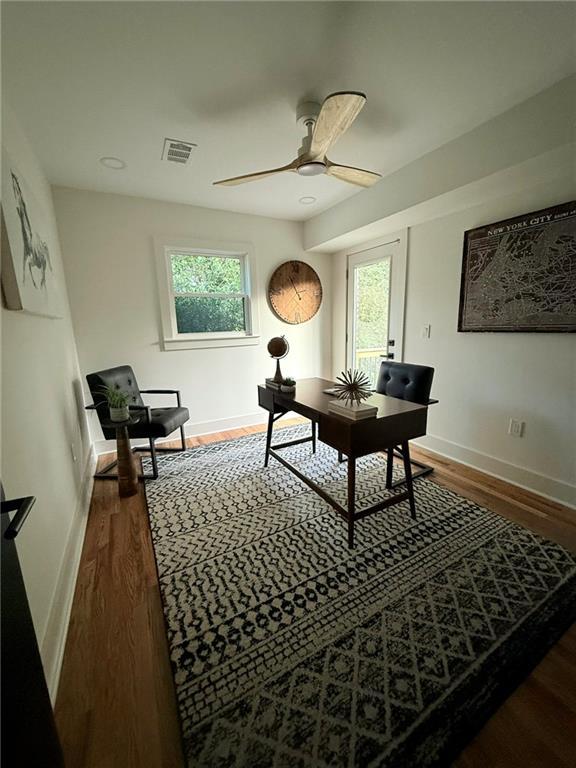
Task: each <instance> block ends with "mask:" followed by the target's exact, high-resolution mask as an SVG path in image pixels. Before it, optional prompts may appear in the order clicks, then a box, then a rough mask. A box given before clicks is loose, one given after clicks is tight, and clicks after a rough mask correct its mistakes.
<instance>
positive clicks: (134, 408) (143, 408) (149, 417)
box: [128, 405, 152, 424]
mask: <svg viewBox="0 0 576 768" xmlns="http://www.w3.org/2000/svg"><path fill="white" fill-rule="evenodd" d="M128 410H129V411H146V423H147V424H150V422H151V421H152V414H151V409H150V406H149V405H129V406H128Z"/></svg>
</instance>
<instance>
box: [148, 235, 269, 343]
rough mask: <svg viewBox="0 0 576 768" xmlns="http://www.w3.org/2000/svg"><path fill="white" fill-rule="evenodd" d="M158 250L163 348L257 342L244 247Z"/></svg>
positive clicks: (248, 261) (250, 277) (249, 261)
mask: <svg viewBox="0 0 576 768" xmlns="http://www.w3.org/2000/svg"><path fill="white" fill-rule="evenodd" d="M160 250H161V252H162V253H161V257H162V258H161V261H162V262H163V265H164V269H163V272H164V274H163V275H161V277H162V278H163V279H162V280H161V292H162V294H163V295H161V300H162V314H163V318H162V319H163V330H164V348H165V349H186V348H195V347H211V346H217V347H218V346H236V345H242V344H250V343H252V344H255V343H258V335H257V332H256V330H255V328H256V313H255V308H254V305H253V301H252V296H251V287H252V285H253V284H254V276H253V274H252V267H253V264H252V262H253V260H252V259H251V257H250V253H249V250H250V249H249V248H246V249H245V250H244V249H243V250H238V251H237V250H228V249H226V250H224V249H222V250H221V249H215V248H214V249H212V248H210V249H207V248H191V247H189V246H188V247H182V246H170V247H169V246H163V247H162V248H161V249H160ZM163 286H164V287H165V290H164V291H162V287H163Z"/></svg>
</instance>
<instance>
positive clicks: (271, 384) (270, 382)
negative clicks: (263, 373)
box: [266, 379, 280, 389]
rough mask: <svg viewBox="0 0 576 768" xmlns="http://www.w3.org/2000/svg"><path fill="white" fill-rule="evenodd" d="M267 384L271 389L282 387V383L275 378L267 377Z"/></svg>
mask: <svg viewBox="0 0 576 768" xmlns="http://www.w3.org/2000/svg"><path fill="white" fill-rule="evenodd" d="M266 386H267V387H269V388H270V389H280V384H278V382H276V381H274V379H266Z"/></svg>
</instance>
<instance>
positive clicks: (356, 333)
mask: <svg viewBox="0 0 576 768" xmlns="http://www.w3.org/2000/svg"><path fill="white" fill-rule="evenodd" d="M400 245H401V241H400V240H395V241H393V242H392V243H388V244H386V245H380V246H375V247H373V248H369V249H367V250H364V251H361V252H359V253H355V254H350V255H349V256H348V333H347V340H348V345H347V349H348V355H347V358H348V366H349V367H351V368H354V369H356V370H360V371H363V372H364V373H366V374H367V376H368V377H369V379H370V382H371V383H372V385H373V386H374V385H375V384H376V379H377V377H378V371H379V370H380V365H381V363H382V361H383V360H385V359H387V358H388V359H395V360H399V359H401V357H402V325H403V316H404V288H405V277H406V263H405V258H404V259H402V256H403V249H402V248H400V247H399V246H400Z"/></svg>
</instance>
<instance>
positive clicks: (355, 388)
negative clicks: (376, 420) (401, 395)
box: [328, 369, 378, 419]
mask: <svg viewBox="0 0 576 768" xmlns="http://www.w3.org/2000/svg"><path fill="white" fill-rule="evenodd" d="M333 389H334V393H335V394H336V397H337V398H338V399H337V400H331V401H330V402H329V403H328V408H329V410H331V411H332V412H334V413H338V414H339V415H340V416H346V417H347V418H349V419H369V418H372V417H374V416H376V414H377V413H378V408H377V407H376V406H374V405H367V404H365V403H363V402H362V401H363V400H366V399H367V398H369V397H370V395H371V394H372V389H371V384H370V379H369V378H368V376H367V375H366V374H365V373H364V372H363V371H356V370H354V371H353V370H351V369H349V370H347V371H342V373H341V374H340V376H337V377H336V384H335V385H334V387H333Z"/></svg>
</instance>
